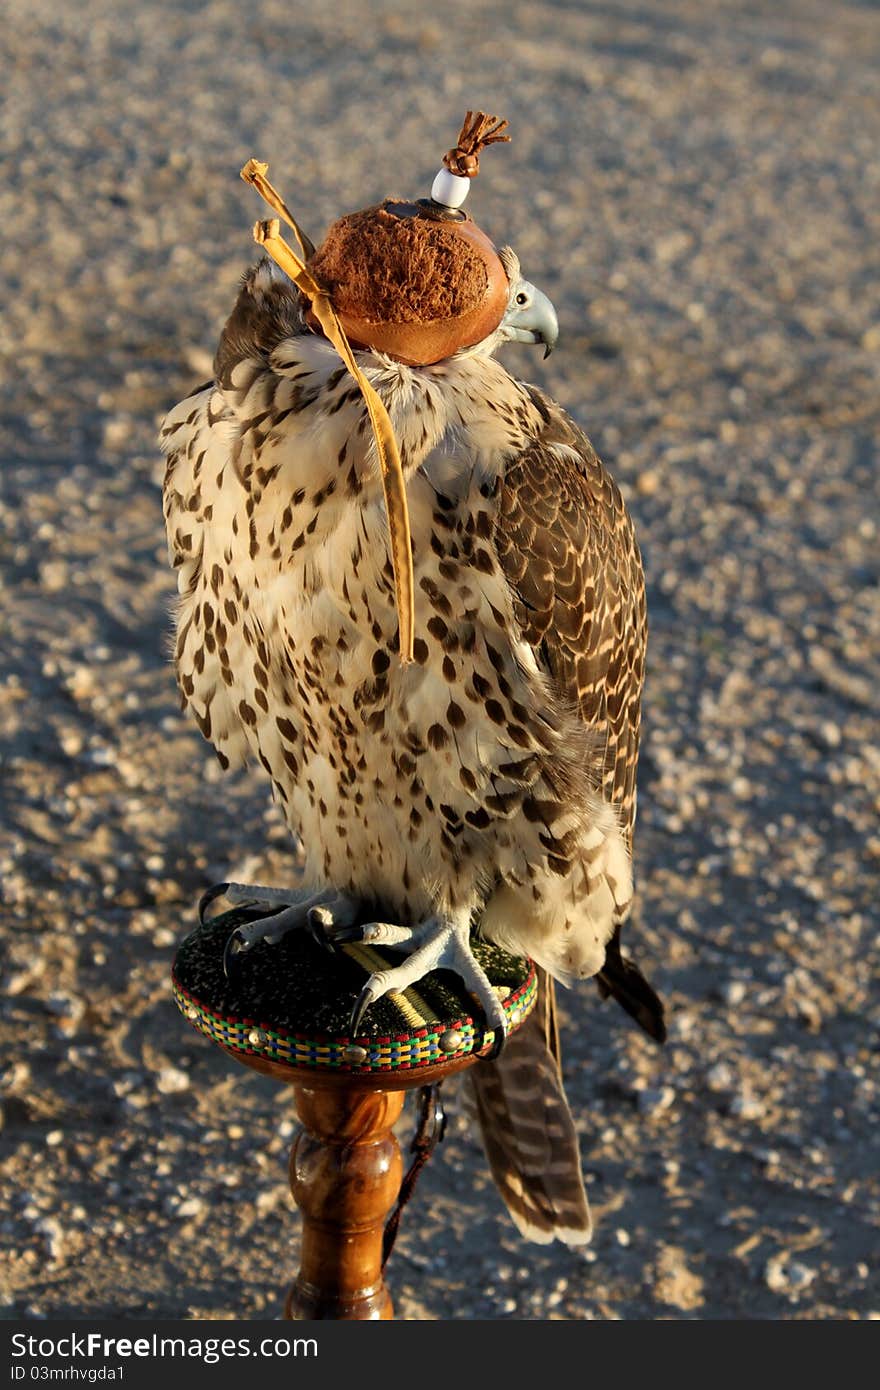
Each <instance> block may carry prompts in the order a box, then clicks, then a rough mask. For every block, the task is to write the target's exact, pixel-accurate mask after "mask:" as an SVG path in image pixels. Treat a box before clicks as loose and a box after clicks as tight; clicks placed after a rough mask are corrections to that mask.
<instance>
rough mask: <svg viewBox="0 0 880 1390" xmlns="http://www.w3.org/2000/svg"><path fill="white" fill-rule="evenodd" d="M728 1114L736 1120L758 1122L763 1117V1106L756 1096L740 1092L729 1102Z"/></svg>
mask: <svg viewBox="0 0 880 1390" xmlns="http://www.w3.org/2000/svg"><path fill="white" fill-rule="evenodd" d="M730 1114H731V1115H733V1116H735V1117H736V1119H738V1120H760V1119H761V1118H762V1117H763V1115H764V1105H763V1102H762V1101H760V1100H758V1097H757V1096H752V1095H749V1094H748V1093H747V1092H746V1091H741V1092H740V1094H739V1095H737V1096H734V1098H733V1100H732V1101H731V1102H730Z"/></svg>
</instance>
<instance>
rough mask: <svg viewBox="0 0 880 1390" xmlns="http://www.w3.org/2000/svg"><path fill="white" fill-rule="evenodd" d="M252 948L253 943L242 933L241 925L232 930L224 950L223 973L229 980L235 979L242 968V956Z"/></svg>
mask: <svg viewBox="0 0 880 1390" xmlns="http://www.w3.org/2000/svg"><path fill="white" fill-rule="evenodd" d="M250 949H251V943H250V942H248V941H246V940H245V938H244V937H243V936H242V935H241V931H240V928H239V927H236V928H235V931H234V932H231V933H230V935H229V938H228V940H227V942H226V946H225V949H224V951H223V974H224V975H225V976H226V978H227V980H231V979H234V977H235V976H236V975H237V974H238V973H239V971H240V969H241V960H240V957H241V956H243V955H246V954H247V952H248V951H249V950H250Z"/></svg>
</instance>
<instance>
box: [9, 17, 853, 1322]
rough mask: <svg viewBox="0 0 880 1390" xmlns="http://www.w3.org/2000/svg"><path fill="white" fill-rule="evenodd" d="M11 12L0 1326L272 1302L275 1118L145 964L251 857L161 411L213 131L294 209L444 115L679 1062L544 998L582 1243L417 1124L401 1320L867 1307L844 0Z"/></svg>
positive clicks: (233, 246) (250, 811)
mask: <svg viewBox="0 0 880 1390" xmlns="http://www.w3.org/2000/svg"><path fill="white" fill-rule="evenodd" d="M5 13H6V19H5V21H4V25H3V28H2V31H0V48H2V51H3V59H4V64H3V66H4V71H5V72H6V74H7V76H6V79H5V88H6V90H5V112H4V123H5V135H6V141H5V149H6V153H5V156H4V178H3V179H2V182H0V217H2V223H3V227H4V232H5V237H4V243H3V247H2V250H0V258H2V268H3V271H4V272H5V276H6V280H7V283H8V290H7V293H6V303H5V305H4V317H3V323H2V326H0V336H2V346H3V348H4V349H5V354H4V355H5V368H4V371H3V377H2V403H0V411H2V420H0V457H2V460H3V468H2V474H0V500H2V510H0V523H2V527H0V535H2V559H3V570H4V585H3V588H2V592H0V611H2V628H3V633H4V636H3V649H4V662H3V674H2V685H0V712H2V729H3V738H2V759H3V779H2V788H0V800H2V824H3V832H2V840H0V875H2V885H3V889H4V893H5V901H6V911H5V919H4V924H3V931H2V940H3V948H2V949H3V967H4V994H3V998H2V1003H0V1041H2V1055H3V1063H2V1097H3V1120H4V1128H3V1130H2V1133H0V1146H2V1167H0V1173H2V1177H0V1181H2V1193H3V1205H2V1215H0V1248H2V1250H3V1251H4V1254H5V1256H6V1258H4V1259H3V1260H2V1261H0V1304H2V1307H3V1309H4V1310H5V1314H6V1315H7V1316H9V1317H22V1316H23V1317H27V1318H39V1317H61V1316H64V1317H87V1316H98V1315H100V1316H104V1317H113V1318H143V1317H150V1316H159V1315H161V1316H165V1317H188V1316H194V1317H195V1316H199V1317H228V1316H241V1317H244V1318H256V1317H273V1316H276V1315H277V1313H278V1312H279V1310H280V1304H281V1296H282V1291H283V1288H284V1286H285V1283H286V1281H287V1279H288V1277H289V1275H290V1273H291V1272H292V1270H293V1268H294V1266H295V1261H296V1244H297V1230H298V1223H297V1218H296V1216H295V1215H294V1214H293V1213H292V1211H291V1203H290V1198H289V1193H288V1189H287V1182H286V1174H285V1154H286V1150H287V1148H288V1145H289V1142H290V1137H291V1133H292V1130H293V1124H292V1113H291V1103H290V1098H289V1096H288V1095H286V1094H285V1093H284V1091H283V1089H282V1088H279V1087H276V1086H275V1085H274V1084H273V1083H272V1082H270V1081H268V1080H263V1079H262V1078H258V1077H254V1076H251V1075H250V1074H248V1073H246V1072H244V1071H243V1070H240V1069H238V1068H235V1067H234V1066H233V1065H232V1064H230V1063H228V1062H227V1061H226V1059H224V1057H223V1056H222V1055H221V1054H220V1053H219V1052H218V1051H217V1050H216V1049H214V1048H212V1047H211V1046H209V1045H208V1044H207V1043H206V1042H203V1041H202V1040H201V1039H200V1038H198V1037H197V1036H196V1035H195V1034H194V1033H192V1032H190V1031H189V1030H188V1029H187V1028H186V1026H185V1025H184V1023H183V1022H182V1020H181V1019H180V1017H179V1015H178V1014H177V1012H176V1010H175V1009H174V1006H173V1003H172V1001H171V997H170V992H169V983H168V971H169V964H170V960H171V956H172V953H173V946H174V943H175V941H176V940H177V939H178V938H179V937H180V936H181V935H182V934H183V933H184V932H185V931H186V930H188V929H189V927H190V925H191V924H192V921H193V909H194V903H195V900H196V898H197V895H198V894H199V892H200V891H201V889H202V888H203V886H204V885H205V884H206V883H207V882H210V881H213V880H214V879H217V878H219V877H224V876H226V874H227V872H228V871H229V870H233V871H234V872H235V874H236V876H241V877H243V876H246V875H248V874H250V875H252V876H254V877H256V876H257V875H262V874H266V875H271V876H272V877H271V878H270V880H269V881H273V880H274V881H278V882H284V881H285V876H286V880H288V881H289V879H290V873H291V869H290V863H291V856H290V850H289V846H288V840H287V836H286V832H285V830H284V827H283V825H282V823H281V821H280V817H279V815H278V813H277V811H276V810H275V809H274V808H273V807H272V806H271V805H270V804H269V800H268V795H267V790H266V788H265V786H264V784H263V779H262V778H261V777H260V776H259V775H257V774H256V773H254V774H249V775H246V776H240V777H238V778H237V779H236V778H231V777H229V776H224V775H223V774H222V773H221V772H220V769H219V767H218V766H217V764H216V763H215V761H214V759H213V755H211V754H210V751H209V750H208V748H207V745H205V744H203V742H202V741H201V739H200V736H199V735H198V733H197V732H196V731H195V729H194V728H192V727H191V726H190V725H189V723H188V722H186V721H185V720H184V719H183V718H182V717H181V715H180V714H179V712H178V709H177V703H176V695H175V690H174V682H173V676H172V673H171V669H170V666H169V664H168V662H167V658H166V642H167V634H168V630H169V620H168V616H167V615H168V607H169V602H170V600H171V596H172V593H173V577H172V575H171V573H170V571H169V570H168V568H167V562H166V557H165V549H164V535H163V528H162V520H161V513H160V497H159V480H160V469H159V465H158V454H157V448H156V444H155V435H156V428H157V422H158V420H159V418H160V417H161V415H162V413H163V412H164V410H165V409H166V408H167V407H168V406H169V405H170V404H171V403H172V402H174V401H175V400H177V399H179V398H180V397H181V396H182V394H184V392H185V391H186V390H187V389H188V388H189V387H190V386H191V385H193V384H194V383H195V382H197V381H198V380H200V379H202V378H204V377H205V375H206V374H207V371H208V368H209V363H210V358H211V355H212V353H213V347H214V344H215V341H216V338H217V334H218V331H219V328H220V325H221V323H222V320H223V317H224V315H225V313H226V311H227V310H228V307H229V306H230V304H231V302H232V299H233V297H234V293H235V288H236V282H237V278H238V276H239V274H240V273H241V271H242V269H243V268H244V267H245V266H246V265H247V264H248V262H249V259H250V258H251V243H250V226H251V223H252V221H253V219H254V218H255V217H256V216H257V215H261V214H260V213H259V210H258V205H257V204H256V203H255V199H254V195H253V194H251V193H249V191H248V190H246V189H245V188H244V185H242V184H241V183H240V182H239V181H238V177H237V174H238V169H239V167H240V166H241V165H242V163H243V162H244V160H245V159H246V158H247V157H248V156H249V155H251V154H257V155H259V156H260V157H261V158H264V159H267V160H268V161H269V162H270V166H271V172H272V176H273V178H274V179H275V180H276V182H277V183H278V185H279V186H280V187H281V188H282V189H283V190H284V192H285V194H286V195H287V197H288V198H289V200H290V201H291V202H292V204H293V206H294V208H295V209H296V211H297V213H298V215H299V216H300V217H301V219H302V221H303V224H304V225H305V227H306V228H307V229H310V230H311V231H312V235H313V236H316V235H320V234H321V230H322V228H323V227H325V226H326V225H327V223H328V222H329V221H330V220H332V218H333V217H334V216H336V215H338V214H339V213H341V212H343V211H349V210H352V209H354V208H358V207H362V206H364V205H365V204H366V203H368V202H370V201H373V200H375V199H376V198H377V197H379V196H381V195H382V194H384V193H386V192H389V191H401V192H404V193H416V194H418V193H419V192H420V191H423V190H425V189H426V187H427V181H428V180H429V179H430V177H431V176H432V175H433V172H434V170H435V168H436V166H437V160H438V156H439V154H440V153H442V151H443V150H444V149H445V148H446V147H447V145H448V144H449V143H451V138H452V136H453V135H454V134H455V132H456V130H457V126H458V122H459V120H460V118H461V116H462V114H463V111H464V109H465V107H466V106H468V105H471V106H476V105H482V106H483V107H484V108H486V109H488V110H499V111H501V112H502V113H503V114H505V115H507V116H508V117H509V119H510V123H511V130H512V132H513V135H514V141H515V142H514V143H513V144H512V145H511V146H509V147H508V148H507V149H506V150H501V151H494V150H493V151H492V152H491V155H490V156H489V157H488V158H487V160H486V166H485V171H484V177H483V178H482V179H481V180H480V187H479V189H478V191H477V193H476V194H475V203H474V212H475V215H476V216H477V218H478V220H479V221H480V223H481V224H482V225H483V226H484V227H486V228H487V229H488V230H489V231H490V233H492V234H493V235H494V236H495V238H496V239H497V240H510V241H511V242H512V243H513V244H514V245H515V246H516V248H517V250H518V252H519V254H520V257H521V259H522V262H523V267H524V270H525V272H526V273H527V274H528V275H529V276H530V277H531V278H533V279H534V280H535V281H536V282H537V283H539V284H540V285H541V287H542V288H544V289H545V290H546V291H547V292H548V293H550V295H551V296H552V297H553V299H554V301H555V302H556V304H557V306H558V308H559V312H560V320H561V326H562V335H563V336H562V340H561V343H560V347H559V349H558V351H557V353H556V355H555V356H554V357H553V358H552V359H551V360H550V362H549V363H547V364H546V366H544V364H542V363H541V362H540V361H539V360H538V357H537V355H533V354H530V353H529V351H528V350H527V349H516V350H512V351H511V352H510V353H509V355H508V361H509V364H510V365H511V366H512V368H513V369H514V370H516V371H518V372H520V373H521V374H523V375H526V376H528V377H530V378H531V379H532V380H536V381H539V382H541V383H542V384H543V385H545V386H547V387H548V388H549V390H550V391H551V392H552V394H553V395H555V396H556V397H557V398H558V399H559V400H561V401H562V402H563V403H564V404H565V405H566V406H567V408H568V409H569V410H571V411H572V413H573V414H574V415H575V416H576V417H577V419H578V420H579V421H580V422H581V423H582V424H583V425H584V426H585V427H586V429H587V430H588V432H589V433H590V435H591V436H592V438H593V440H594V442H595V443H596V445H597V447H598V448H599V450H600V452H601V453H602V454H603V456H604V457H605V458H606V460H607V461H608V462H609V463H610V465H611V467H612V469H613V471H614V473H615V475H616V477H617V478H618V480H619V481H620V483H621V485H622V487H623V488H624V490H625V491H626V494H627V496H628V498H629V500H630V502H631V506H632V509H633V512H634V514H635V517H636V520H637V524H638V527H639V533H640V537H641V540H642V543H643V548H644V553H645V561H646V567H647V571H648V577H649V602H650V612H651V617H652V646H651V654H650V666H649V677H648V688H647V699H646V713H645V726H646V727H645V742H644V756H643V763H642V769H641V780H640V822H639V832H638V835H637V844H636V858H637V871H638V879H639V885H640V897H639V908H638V915H637V919H636V921H635V922H634V923H633V925H632V926H631V928H630V931H629V940H630V942H631V943H633V942H636V941H637V943H638V944H637V954H638V957H639V959H640V961H641V962H642V963H643V965H644V967H645V969H646V971H647V972H648V974H649V975H650V976H651V978H652V979H654V981H655V983H657V984H658V985H659V986H660V987H661V989H662V990H663V992H664V994H665V996H666V998H667V1001H668V1006H669V1011H670V1041H669V1043H668V1044H667V1046H666V1047H665V1049H663V1050H657V1049H654V1048H652V1047H651V1045H650V1044H649V1043H648V1042H647V1041H645V1040H643V1039H642V1038H641V1037H640V1036H639V1035H638V1034H637V1033H636V1032H635V1030H634V1029H633V1028H632V1027H630V1026H629V1025H628V1023H627V1020H626V1019H625V1017H624V1016H623V1014H622V1013H620V1012H619V1011H617V1010H613V1009H612V1008H611V1007H607V1008H606V1007H603V1006H601V1005H600V1003H599V1002H598V1000H597V998H596V995H595V991H594V990H593V989H592V987H591V986H589V985H583V986H581V987H579V988H577V989H576V990H573V991H571V992H570V993H567V994H566V995H565V997H564V1001H563V1003H564V1008H565V1015H566V1023H567V1026H566V1035H565V1046H566V1055H567V1078H568V1084H569V1089H570V1094H571V1098H572V1104H573V1108H574V1110H575V1113H576V1114H577V1115H578V1117H579V1124H580V1127H581V1130H582V1142H583V1153H584V1163H585V1167H586V1171H587V1174H588V1181H589V1189H590V1192H591V1197H592V1201H593V1204H594V1211H595V1216H596V1225H597V1231H596V1235H595V1238H594V1243H593V1246H592V1248H591V1250H590V1252H589V1254H588V1255H587V1257H586V1260H584V1259H583V1258H580V1257H577V1256H575V1255H573V1254H571V1253H569V1252H568V1251H566V1250H564V1249H563V1248H561V1247H552V1248H540V1247H536V1246H528V1245H526V1244H525V1243H523V1242H522V1241H520V1239H519V1238H518V1236H517V1235H516V1233H515V1231H514V1230H513V1228H512V1226H511V1225H510V1224H509V1223H508V1221H507V1219H506V1217H505V1215H504V1213H503V1210H502V1208H501V1205H500V1202H499V1201H498V1199H497V1197H496V1196H495V1193H494V1189H493V1188H492V1187H491V1185H490V1183H489V1180H488V1178H487V1175H486V1170H485V1166H484V1163H483V1160H482V1156H481V1154H480V1152H479V1150H478V1148H477V1146H476V1144H475V1142H474V1140H473V1139H472V1138H471V1136H470V1134H469V1131H468V1126H467V1123H466V1121H465V1119H464V1118H463V1116H462V1115H461V1113H460V1112H458V1114H457V1117H456V1118H455V1119H454V1120H453V1123H452V1125H451V1131H450V1135H449V1138H448V1140H447V1143H446V1144H445V1146H444V1149H443V1151H442V1152H441V1154H440V1155H439V1156H438V1158H437V1159H436V1160H435V1162H434V1163H433V1164H432V1165H431V1167H430V1169H429V1171H428V1173H427V1175H426V1176H425V1178H424V1180H423V1184H422V1186H421V1188H420V1190H419V1193H418V1194H417V1197H416V1204H415V1206H414V1207H413V1208H411V1215H410V1219H409V1220H408V1221H406V1220H405V1222H404V1226H403V1229H402V1234H401V1238H400V1241H399V1244H398V1249H397V1252H396V1254H395V1257H394V1260H393V1263H392V1266H391V1283H392V1286H393V1293H394V1298H395V1302H396V1307H397V1312H398V1316H400V1317H407V1318H419V1317H424V1318H452V1317H456V1318H459V1317H464V1318H477V1317H478V1318H502V1317H514V1318H548V1317H549V1318H565V1319H579V1318H674V1319H677V1318H685V1319H687V1318H692V1319H705V1318H763V1319H766V1318H864V1317H872V1316H873V1317H877V1316H880V1284H878V1275H877V1272H876V1269H874V1268H872V1257H873V1256H874V1255H876V1253H877V1247H878V1223H880V1191H878V1177H877V1175H878V1170H880V1161H878V1160H880V1154H878V1125H877V1111H876V1098H877V1073H876V1056H877V1052H876V1047H877V1029H878V1022H880V1009H878V993H877V991H876V988H874V989H873V992H872V986H875V985H876V964H877V917H876V902H875V899H876V884H877V868H878V860H880V831H878V823H877V819H876V814H877V809H878V797H880V731H878V723H877V718H876V707H875V692H876V690H877V687H878V683H880V655H878V652H880V640H878V639H880V601H878V569H880V560H878V556H880V549H878V539H877V532H878V524H880V509H878V505H877V502H878V498H877V488H876V473H875V467H874V453H875V441H876V436H877V424H878V404H877V402H878V384H880V383H878V351H880V306H878V297H877V286H878V278H877V273H878V269H880V267H878V260H877V246H878V245H880V214H878V197H877V195H878V184H880V155H878V151H880V128H878V127H880V111H878V106H877V102H876V74H877V70H878V62H880V12H878V9H877V7H876V6H875V5H872V4H869V3H867V0H865V3H862V4H855V3H850V4H845V3H838V4H836V5H833V6H828V5H826V4H824V3H818V2H817V0H801V2H800V3H787V4H786V3H780V0H747V3H741V0H736V3H733V0H729V2H728V0H716V3H709V4H706V3H697V0H662V2H661V3H653V4H651V5H646V4H639V3H629V0H622V3H613V0H588V2H587V3H574V0H571V3H565V0H557V2H556V3H552V0H548V2H547V3H543V4H528V5H526V4H516V3H513V4H508V3H502V0H487V2H486V3H483V4H481V5H477V6H475V5H473V4H467V3H464V0H452V3H448V4H446V5H445V6H443V7H438V8H436V9H434V10H431V9H428V10H423V9H422V8H421V6H417V5H405V6H401V5H398V6H394V5H391V4H386V3H380V4H375V5H372V6H369V7H367V8H366V9H365V7H364V6H363V5H362V4H360V3H355V0H334V3H333V4H332V5H322V6H317V7H315V6H311V5H309V6H307V5H305V4H302V3H290V0H285V3H283V4H282V3H280V0H265V2H259V0H258V3H256V4H254V5H248V6H244V7H242V6H241V5H238V4H233V3H231V0H206V2H202V0H177V3H175V4H174V5H171V4H167V5H165V4H162V3H159V0H144V3H142V4H140V5H139V6H138V7H136V8H134V9H132V8H130V7H129V6H127V5H125V6H123V5H121V4H118V3H117V4H114V3H112V0H86V2H85V3H82V4H79V5H62V4H61V3H52V0H9V3H8V5H7V7H6V11H5ZM450 36H451V37H452V42H453V43H454V51H451V47H450Z"/></svg>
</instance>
